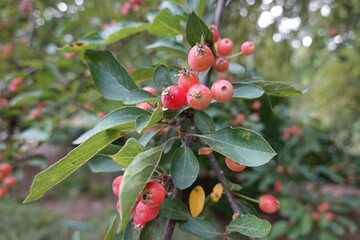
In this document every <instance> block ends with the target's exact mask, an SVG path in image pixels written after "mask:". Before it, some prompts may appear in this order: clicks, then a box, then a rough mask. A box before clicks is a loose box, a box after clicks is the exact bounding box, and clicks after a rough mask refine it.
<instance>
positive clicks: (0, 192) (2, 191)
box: [0, 187, 9, 198]
mask: <svg viewBox="0 0 360 240" xmlns="http://www.w3.org/2000/svg"><path fill="white" fill-rule="evenodd" d="M8 193H9V190H8V189H7V188H6V187H0V198H2V197H5V196H6V195H7V194H8Z"/></svg>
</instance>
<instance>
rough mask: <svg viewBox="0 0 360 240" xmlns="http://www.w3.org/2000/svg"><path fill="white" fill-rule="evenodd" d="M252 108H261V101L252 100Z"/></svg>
mask: <svg viewBox="0 0 360 240" xmlns="http://www.w3.org/2000/svg"><path fill="white" fill-rule="evenodd" d="M252 108H253V109H254V110H260V108H261V102H260V101H255V102H253V103H252Z"/></svg>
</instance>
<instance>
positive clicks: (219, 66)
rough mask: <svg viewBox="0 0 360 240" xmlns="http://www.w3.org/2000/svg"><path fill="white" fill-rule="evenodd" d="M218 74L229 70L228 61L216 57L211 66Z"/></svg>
mask: <svg viewBox="0 0 360 240" xmlns="http://www.w3.org/2000/svg"><path fill="white" fill-rule="evenodd" d="M213 66H214V68H215V69H216V71H218V72H225V71H226V70H228V68H229V60H228V59H227V58H225V57H217V58H216V59H215V61H214V64H213Z"/></svg>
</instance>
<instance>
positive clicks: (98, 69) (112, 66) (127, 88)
mask: <svg viewBox="0 0 360 240" xmlns="http://www.w3.org/2000/svg"><path fill="white" fill-rule="evenodd" d="M85 60H86V63H87V65H88V67H89V69H90V72H91V76H92V78H93V81H94V84H95V87H96V88H97V90H98V91H99V92H100V93H101V95H103V96H104V97H105V98H108V99H111V100H121V101H122V100H124V98H125V97H126V95H127V94H128V93H129V92H131V91H132V90H135V89H137V88H138V87H137V86H136V84H135V83H134V82H133V80H132V79H131V77H130V75H129V73H128V72H127V71H126V69H125V67H124V66H122V65H121V64H120V63H119V62H118V61H117V60H116V58H115V57H114V55H112V53H111V52H109V51H95V50H87V51H86V53H85Z"/></svg>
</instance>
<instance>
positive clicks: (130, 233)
mask: <svg viewBox="0 0 360 240" xmlns="http://www.w3.org/2000/svg"><path fill="white" fill-rule="evenodd" d="M125 226H126V228H125V230H124V240H139V238H140V231H138V230H136V229H135V228H134V224H133V222H132V221H129V222H128V223H127V224H126V223H125Z"/></svg>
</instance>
